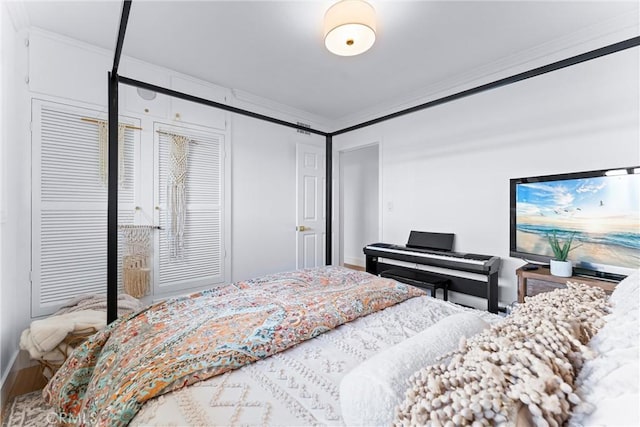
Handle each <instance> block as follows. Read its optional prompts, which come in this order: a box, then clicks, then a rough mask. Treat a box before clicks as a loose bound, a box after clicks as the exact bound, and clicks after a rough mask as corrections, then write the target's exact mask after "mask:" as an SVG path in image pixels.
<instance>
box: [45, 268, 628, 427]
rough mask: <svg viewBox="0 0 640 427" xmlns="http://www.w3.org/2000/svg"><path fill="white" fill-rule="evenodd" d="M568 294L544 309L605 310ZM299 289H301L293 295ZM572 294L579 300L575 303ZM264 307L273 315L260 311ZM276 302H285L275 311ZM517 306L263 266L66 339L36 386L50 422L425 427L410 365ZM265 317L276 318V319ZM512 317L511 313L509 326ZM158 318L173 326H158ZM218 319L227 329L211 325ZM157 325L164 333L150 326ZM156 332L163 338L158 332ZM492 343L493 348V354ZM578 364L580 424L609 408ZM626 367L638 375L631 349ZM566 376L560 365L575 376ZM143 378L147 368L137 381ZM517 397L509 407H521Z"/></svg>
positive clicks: (451, 347)
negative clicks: (478, 306) (58, 360)
mask: <svg viewBox="0 0 640 427" xmlns="http://www.w3.org/2000/svg"><path fill="white" fill-rule="evenodd" d="M622 288H624V289H626V291H624V292H626V296H624V297H618V301H627V302H628V301H632V302H633V298H630V297H629V295H631V296H633V295H635V296H636V300H637V295H638V292H637V288H638V284H637V277H636V279H635V281H631V285H628V286H623V287H622ZM629 289H631V290H629ZM566 292H569V293H565V294H559V295H558V296H559V298H558V300H560V302H559V303H558V304H559V305H558V307H560V308H558V309H557V310H555V311H562V310H561V308H562V304H565V303H567V302H568V301H569V302H571V309H572V310H578V312H582V311H583V310H584V307H588V308H589V310H591V311H589V310H588V311H589V313H592V312H593V316H591V317H590V319H591V318H593V319H600V318H601V317H602V316H604V315H605V314H606V313H607V312H608V311H607V310H608V308H607V307H608V306H607V303H606V299H605V298H604V294H602V295H600V294H598V292H597V291H593V292H592V291H591V290H588V291H585V289H583V288H581V287H580V286H579V285H577V286H576V287H575V289H574V288H571V289H569V290H567V291H566ZM633 292H635V294H634V293H633ZM302 294H307V296H306V297H305V298H302V297H301V295H302ZM614 294H615V293H614ZM203 298H204V299H203ZM535 298H536V297H534V298H532V299H531V300H532V301H534V302H535V301H536V299H535ZM544 298H550V297H549V296H548V295H547V296H540V297H539V298H538V299H537V300H538V301H541V302H542V303H544V304H546V305H548V304H549V302H548V301H547V300H546V299H544ZM612 299H613V300H615V298H614V297H612ZM583 300H584V301H583ZM202 301H206V303H205V304H201V302H202ZM575 301H578V302H577V303H576V302H575ZM582 302H584V303H585V304H587V305H586V306H584V307H583V306H581V305H580V304H582ZM529 303H530V301H527V304H524V305H523V306H522V307H527V305H529ZM534 305H535V304H533V303H532V304H531V306H532V307H533V306H534ZM617 305H618V306H620V309H621V310H624V312H625V313H632V316H631V318H632V320H633V313H634V311H633V310H635V321H636V323H637V301H636V302H635V308H634V309H632V310H630V309H629V308H628V307H626V308H625V307H624V305H623V304H622V303H620V302H619V303H618V304H617ZM267 306H270V307H271V308H272V309H274V310H271V311H268V310H267V311H265V310H264V308H265V307H267ZM615 306H616V304H614V308H615ZM282 307H288V308H289V309H291V310H289V311H287V310H280V308H282ZM593 307H595V308H593ZM592 308H593V309H592ZM552 311H554V310H552ZM521 312H522V314H521V315H519V316H518V315H512V316H509V317H508V318H507V319H505V320H501V319H500V318H499V317H498V316H496V315H493V314H490V313H487V312H483V311H477V310H470V309H466V308H464V307H461V306H457V305H455V304H451V303H448V302H445V301H441V300H436V299H433V298H431V297H428V296H426V295H424V292H422V291H420V290H418V289H416V288H412V287H410V286H407V285H404V284H401V283H398V282H395V281H393V280H389V279H382V278H379V277H376V276H372V275H369V274H367V273H363V272H356V271H353V270H347V269H343V268H340V267H324V268H320V269H314V270H301V271H297V272H289V273H283V274H277V275H271V276H266V277H263V278H260V279H255V280H251V281H245V282H238V283H236V284H233V285H228V286H223V287H219V288H215V289H213V290H210V291H205V292H201V293H197V294H192V295H190V296H188V297H182V298H176V299H173V300H169V301H168V302H163V303H159V304H156V305H154V306H151V307H149V308H146V309H143V310H141V311H140V312H138V313H134V314H132V315H131V316H128V317H126V318H123V319H119V320H118V321H117V322H115V323H114V324H112V325H110V326H109V327H108V328H107V329H105V331H103V332H102V333H98V334H96V335H94V336H93V337H92V338H91V339H90V340H89V341H87V342H86V343H85V344H84V345H83V346H82V347H80V348H78V349H77V350H76V352H75V353H74V355H73V356H72V357H71V358H70V359H69V360H68V361H67V362H66V364H65V365H64V366H63V367H62V368H61V369H60V371H58V373H57V374H56V376H55V377H54V378H53V380H52V381H51V382H50V383H49V384H48V386H47V388H46V389H45V390H44V392H43V395H44V397H45V400H46V401H47V402H48V403H49V404H51V405H53V408H54V410H55V411H56V417H57V420H58V421H59V422H61V423H69V424H79V425H114V426H116V425H134V426H138V425H345V424H346V425H356V424H360V425H389V424H391V423H392V422H394V421H395V423H396V424H397V425H416V424H429V423H432V421H434V420H432V419H430V418H429V416H430V415H429V414H427V415H426V416H427V418H426V419H425V418H424V416H425V414H424V410H423V409H421V408H423V407H424V406H425V400H424V399H432V398H433V397H434V396H433V395H429V394H428V390H427V389H428V386H430V385H433V384H428V381H426V380H424V381H422V380H421V377H420V374H419V373H418V375H417V376H416V375H413V376H412V374H413V373H414V372H416V371H420V369H424V368H425V366H427V365H430V364H434V365H433V366H436V367H440V368H443V367H444V366H445V364H443V363H444V362H443V360H445V359H442V356H443V355H445V354H448V355H449V358H453V359H454V361H455V360H459V359H460V355H465V353H464V352H465V351H466V352H468V353H469V354H471V353H470V350H469V349H471V348H473V346H474V345H476V344H478V343H480V344H481V343H482V342H483V340H484V341H485V342H486V340H487V339H493V340H495V342H500V341H499V339H500V337H499V336H498V337H493V338H490V337H491V335H490V334H491V333H494V334H495V333H498V334H499V333H500V331H506V330H508V328H509V327H511V328H512V329H513V326H514V324H513V322H516V323H515V324H516V329H518V327H517V322H524V323H521V327H520V328H521V329H523V330H524V329H526V327H524V326H522V325H525V324H528V323H531V316H533V317H534V318H538V317H540V316H539V313H536V312H533V313H532V312H531V310H529V309H525V308H523V309H522V310H521ZM546 312H549V310H548V309H547V310H546ZM596 312H597V313H596ZM203 313H209V314H211V313H214V315H213V318H214V319H215V322H211V321H210V320H211V317H206V321H203V318H202V317H200V315H201V314H203ZM261 313H262V315H261ZM265 313H269V315H265ZM274 313H279V314H278V316H279V317H278V316H276V318H277V319H276V318H274V317H273V314H274ZM231 314H239V315H240V317H237V316H231ZM516 314H517V313H516ZM548 314H550V315H554V314H553V313H548ZM613 315H614V314H613V313H612V314H609V317H611V316H613ZM167 316H169V317H167ZM527 316H529V317H527ZM577 317H580V316H577ZM620 317H625V318H626V317H629V316H628V314H624V315H618V318H617V320H618V321H619V320H620ZM510 318H513V319H514V320H513V321H512V324H511V326H509V325H508V323H509V321H510V320H509V319H510ZM140 319H142V321H140ZM168 319H173V320H171V322H173V323H167V322H168ZM177 319H180V322H181V323H180V324H178V323H176V322H177ZM221 319H223V320H224V322H226V323H224V324H225V327H223V328H220V327H219V326H214V327H212V325H214V324H219V321H220V320H221ZM256 319H259V320H256ZM274 319H276V320H275V321H274ZM534 323H535V322H534ZM605 323H606V322H605V321H604V320H602V321H600V320H594V321H593V322H592V323H591V324H589V325H587V326H580V327H579V328H574V327H573V326H575V325H573V326H571V327H570V328H568V330H570V331H573V330H574V329H575V330H577V331H579V332H580V331H584V330H587V329H588V330H589V331H591V333H595V332H596V331H597V330H598V329H599V328H601V327H602V325H603V324H605ZM247 325H249V327H248V328H247ZM489 325H492V326H491V327H489ZM161 326H162V327H167V326H168V327H169V329H171V328H173V332H172V333H171V334H164V333H158V332H157V331H158V329H155V331H156V332H153V331H154V327H155V328H158V327H161ZM203 326H207V327H203ZM500 328H503V329H500ZM580 328H582V329H580ZM585 328H587V329H585ZM602 329H603V331H605V330H606V329H607V328H602ZM194 331H197V332H198V334H196V335H193V337H197V338H195V340H184V339H182V338H181V337H183V336H184V335H185V334H186V335H191V334H193V333H195V332H194ZM580 333H582V332H580ZM533 334H534V335H532V336H530V337H529V338H531V337H533V339H534V340H535V339H536V337H537V336H543V334H541V333H537V332H535V329H534V332H533ZM157 335H166V336H165V337H163V339H160V338H161V337H158V336H157ZM268 335H271V337H269V336H268ZM167 337H168V340H167V339H165V338H167ZM220 337H223V338H224V339H222V338H220ZM230 337H235V338H236V341H235V344H230V341H229V340H228V338H230ZM247 337H250V339H249V340H248V341H247ZM274 337H276V338H275V339H274ZM478 337H480V338H478ZM488 337H489V338H488ZM143 338H144V339H143ZM205 338H206V340H205ZM589 338H590V337H589ZM631 338H632V339H631V340H630V341H629V340H627V343H631V348H630V349H628V350H627V351H626V353H625V354H626V355H627V356H628V355H629V354H631V355H633V354H636V353H637V328H636V330H635V335H633V332H631ZM634 339H635V341H634ZM551 341H552V340H551V339H549V342H551ZM569 341H571V340H569ZM595 341H598V340H595ZM601 341H604V342H605V343H607V340H606V339H604V340H601ZM247 342H249V343H250V344H251V345H247ZM586 342H588V339H587V340H586ZM474 343H475V344H474ZM634 344H635V347H634ZM185 345H186V347H185ZM570 345H571V346H573V347H571V348H572V349H573V350H572V351H571V352H570V353H571V354H573V355H575V354H576V353H575V352H576V351H577V350H576V349H579V350H581V351H582V350H584V348H583V347H584V344H583V343H578V342H577V341H576V340H575V339H574V340H573V341H571V342H570ZM608 345H609V346H610V344H608ZM145 346H146V347H145ZM476 347H477V345H476ZM601 347H602V348H601V349H600V350H598V351H602V353H603V354H604V353H606V351H604V350H603V349H604V348H605V347H606V345H604V346H601ZM185 349H189V351H188V352H185ZM192 350H193V351H192ZM195 350H199V353H198V352H196V351H195ZM490 351H492V352H493V353H495V354H496V355H497V354H499V352H500V351H501V349H499V348H497V349H496V350H495V351H494V350H490ZM456 352H457V353H456ZM634 352H635V353H634ZM150 353H154V354H155V355H156V356H157V357H155V358H154V357H150V356H149V354H150ZM584 353H585V354H586V353H587V352H586V351H584ZM185 354H188V355H189V357H184V355H185ZM202 354H206V355H207V357H203V356H202ZM456 354H457V355H456ZM180 355H183V357H180ZM455 358H458V359H455ZM187 359H188V361H189V363H186V362H185V360H187ZM463 359H464V358H463ZM469 359H471V358H469ZM586 359H587V357H586V356H585V358H584V360H586ZM167 360H170V361H171V362H169V363H167ZM194 360H195V361H196V363H195V364H194V363H193V362H194ZM584 360H583V359H582V358H581V359H580V361H581V363H582V362H584ZM596 360H598V359H597V358H596ZM631 360H633V359H631ZM176 363H177V365H176ZM588 363H589V362H587V363H584V365H585V369H584V370H583V371H584V372H586V373H590V374H591V375H590V377H589V378H583V379H580V380H578V379H576V378H575V376H572V377H571V379H567V380H566V381H570V382H571V387H572V389H571V393H567V394H566V397H567V398H569V397H571V394H574V395H576V396H578V395H579V396H581V401H580V403H579V404H576V403H572V404H571V405H572V406H571V411H564V413H563V414H562V417H563V419H565V420H566V419H568V417H569V415H570V413H569V412H571V413H577V414H578V415H580V414H581V415H580V416H582V417H583V418H579V417H576V420H583V421H584V420H588V419H589V417H590V416H592V415H590V414H593V413H596V414H597V416H600V417H604V418H605V419H606V417H608V416H610V415H608V414H606V413H604V414H603V413H598V411H597V410H596V409H597V405H594V404H589V397H588V396H583V395H582V394H581V393H582V392H580V391H579V390H578V389H577V388H576V389H574V387H579V386H581V385H585V390H586V389H588V387H587V386H588V385H589V384H592V385H593V384H594V383H597V382H598V380H601V379H602V377H603V374H602V373H595V374H594V372H597V371H598V370H597V369H596V368H597V367H596V368H594V367H589V365H588ZM451 364H454V362H451ZM165 365H166V366H169V369H165V368H166V366H165ZM618 365H620V363H618V364H617V365H616V366H618ZM176 366H178V367H179V368H180V369H176ZM635 366H636V368H635V369H636V371H635V373H636V376H637V358H636V365H635ZM440 368H436V369H440ZM631 369H633V364H632V366H631ZM471 370H472V369H471ZM178 371H179V372H178ZM577 371H578V370H577V369H573V368H572V372H573V374H576V373H577ZM625 372H626V371H625ZM631 372H632V373H633V370H632V371H631ZM151 373H153V377H150V376H148V375H150V374H151ZM423 375H428V372H427V373H426V374H423ZM604 376H605V377H606V375H604ZM409 377H411V378H409ZM123 378H124V380H123ZM425 378H426V377H425ZM594 378H595V380H594ZM632 378H633V377H632ZM574 380H575V381H574ZM416 384H418V385H417V386H416ZM187 386H188V387H187ZM416 387H417V388H416ZM438 387H440V388H439V391H440V392H442V393H441V394H442V395H444V394H446V393H447V391H446V390H445V387H442V386H441V385H439V386H438ZM598 388H599V387H598V386H597V385H596V386H593V387H592V389H590V390H589V394H590V395H594V394H597V393H595V391H594V390H596V389H598ZM411 390H414V391H413V392H412V391H411ZM415 390H418V391H417V392H416V391H415ZM574 391H575V393H574ZM421 393H422V394H421ZM621 396H623V397H624V398H625V399H629V398H633V397H634V396H635V397H636V398H637V384H636V388H635V394H634V391H633V390H631V392H629V391H628V390H627V391H624V392H622V394H621ZM436 397H437V396H436ZM571 398H573V397H571ZM403 399H404V401H403ZM420 399H422V400H420ZM443 399H444V398H443ZM505 400H508V399H507V398H505ZM429 402H431V400H429ZM442 402H444V400H443V401H442ZM515 402H518V403H520V404H521V403H522V402H520V400H518V399H515ZM474 403H475V402H469V405H471V404H474ZM399 404H400V410H399V411H398V412H396V410H395V408H396V407H397V406H398V405H399ZM438 406H440V404H438ZM520 406H522V405H520ZM520 406H519V407H517V408H516V409H518V410H519V412H522V411H520V409H522V408H521V407H520ZM534 406H535V405H533V406H532V407H531V408H532V410H534V409H535V407H534ZM445 407H446V405H442V408H445ZM389 408H393V409H389ZM416 408H418V409H416ZM510 408H511V407H510ZM525 409H526V408H525ZM509 410H512V409H509ZM436 412H437V411H436V409H434V410H433V413H436ZM525 412H526V411H525ZM618 412H619V411H618ZM627 415H628V414H627ZM632 415H633V414H632ZM436 416H437V415H436ZM524 416H525V417H528V419H529V421H532V420H533V421H532V422H533V424H538V425H544V424H543V422H540V419H538V418H536V417H535V416H536V414H535V413H533V414H531V413H525V414H524ZM421 417H422V418H421ZM514 419H515V418H514ZM435 421H437V422H433V425H439V423H440V420H435ZM458 421H460V420H459V419H458ZM463 421H464V420H463ZM485 421H486V420H485ZM508 421H511V419H509V420H508ZM442 424H444V423H442ZM469 424H471V423H470V422H469ZM484 424H485V425H486V424H487V423H486V422H485V423H484ZM488 424H491V423H488ZM576 425H579V424H576Z"/></svg>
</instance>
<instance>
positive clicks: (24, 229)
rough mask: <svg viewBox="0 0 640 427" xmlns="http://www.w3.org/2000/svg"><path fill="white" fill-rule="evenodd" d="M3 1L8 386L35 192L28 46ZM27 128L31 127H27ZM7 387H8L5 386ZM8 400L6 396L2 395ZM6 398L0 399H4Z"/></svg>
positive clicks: (4, 365)
mask: <svg viewBox="0 0 640 427" xmlns="http://www.w3.org/2000/svg"><path fill="white" fill-rule="evenodd" d="M5 7H6V5H5V4H4V3H3V4H1V5H0V10H1V11H2V13H1V15H2V16H1V19H2V21H1V30H2V31H1V40H2V52H1V53H0V57H1V58H2V66H1V69H2V91H1V92H2V95H1V96H0V99H1V100H2V125H1V126H0V132H1V133H0V153H1V155H0V163H1V167H0V168H1V170H2V173H1V174H0V181H1V182H0V235H1V246H0V251H1V252H0V253H1V255H0V264H1V266H2V268H1V270H0V271H1V274H0V295H1V297H0V385H3V384H4V382H5V380H6V379H7V376H8V375H9V374H10V372H9V370H10V368H11V366H12V365H13V362H14V360H15V358H16V356H17V343H18V339H19V336H20V332H21V330H22V326H23V325H24V324H25V323H26V322H27V319H28V313H29V296H30V289H29V268H28V265H29V259H30V258H29V252H28V250H27V248H28V244H29V233H28V230H29V226H30V218H29V216H28V215H27V214H25V213H26V212H28V209H29V200H30V193H29V191H27V190H25V188H24V187H23V181H24V179H25V176H26V177H28V174H29V172H28V171H29V170H30V166H29V158H28V157H26V156H25V153H28V147H29V145H30V144H29V139H28V133H27V132H25V131H24V128H21V125H24V123H28V116H25V115H24V112H25V111H24V106H25V104H26V102H25V100H23V99H21V95H22V93H23V91H24V88H25V86H26V84H25V83H24V80H23V79H24V77H25V74H22V73H21V72H20V71H21V70H24V66H25V65H26V55H25V47H24V44H23V43H22V38H21V37H20V36H19V35H18V34H17V33H16V31H15V29H14V26H13V23H12V21H11V19H10V18H9V15H8V13H7V10H6V9H5ZM27 129H28V126H27ZM3 391H7V390H3ZM2 397H3V398H4V397H5V396H2ZM0 400H1V399H0Z"/></svg>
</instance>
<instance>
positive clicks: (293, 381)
mask: <svg viewBox="0 0 640 427" xmlns="http://www.w3.org/2000/svg"><path fill="white" fill-rule="evenodd" d="M466 310H467V309H465V308H462V307H460V306H457V305H454V304H451V303H448V302H445V301H442V300H436V299H433V298H431V297H427V296H424V297H418V298H412V299H410V300H408V301H405V302H403V303H400V304H398V305H395V306H393V307H389V308H387V309H385V310H382V311H380V312H377V313H373V314H371V315H369V316H366V317H363V318H360V319H357V320H355V321H353V322H351V323H348V324H345V325H342V326H339V327H338V328H336V329H334V330H331V331H329V332H327V333H324V334H322V335H320V336H318V337H316V338H314V339H311V340H309V341H305V342H303V343H302V344H300V345H298V346H296V347H293V348H291V349H289V350H286V351H284V352H282V353H278V354H276V355H273V356H271V357H269V358H267V359H264V360H261V361H259V362H256V363H253V364H251V365H247V366H245V367H243V368H241V369H238V370H236V371H231V372H227V373H226V374H223V375H221V376H218V377H214V378H211V379H209V380H206V381H202V382H199V383H196V384H194V385H192V386H190V387H186V388H183V389H180V390H178V391H175V392H172V393H169V394H166V395H163V396H160V397H159V398H156V399H154V400H152V401H150V402H148V403H147V404H146V405H145V406H144V407H143V408H142V410H141V411H140V412H139V413H138V414H137V416H136V417H135V418H134V419H133V421H132V422H131V424H130V425H132V426H147V425H153V426H186V425H190V426H214V425H283V426H285V425H286V426H301V425H305V426H307V425H314V426H315V425H343V424H344V421H343V419H342V416H341V414H340V399H339V388H340V381H341V380H342V378H343V377H344V376H345V375H346V373H347V372H349V371H350V370H351V369H353V368H354V367H355V366H357V365H358V364H360V363H362V362H363V361H365V360H367V359H368V358H370V357H371V356H373V355H374V354H376V353H378V352H380V351H382V350H384V349H386V348H389V347H391V346H393V345H395V344H397V343H399V342H401V341H403V340H405V339H407V338H410V337H412V336H413V335H415V334H417V333H418V332H420V331H423V330H425V329H426V328H428V327H429V326H431V325H432V324H434V323H436V322H437V321H438V320H440V319H442V318H444V317H447V316H450V315H452V314H455V313H460V312H462V311H466ZM472 311H473V312H474V313H476V314H477V315H478V316H480V317H482V318H483V319H484V320H486V321H488V322H493V321H496V320H498V319H499V317H498V316H496V315H493V314H490V313H488V312H483V311H476V310H472Z"/></svg>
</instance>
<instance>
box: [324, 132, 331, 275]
mask: <svg viewBox="0 0 640 427" xmlns="http://www.w3.org/2000/svg"><path fill="white" fill-rule="evenodd" d="M324 164H325V169H326V170H325V183H324V185H325V193H326V194H325V230H324V232H325V235H324V239H325V255H324V263H325V264H326V265H331V262H332V253H331V242H332V234H333V233H332V232H331V230H332V220H333V215H332V214H333V140H332V138H331V135H327V137H326V143H325V161H324Z"/></svg>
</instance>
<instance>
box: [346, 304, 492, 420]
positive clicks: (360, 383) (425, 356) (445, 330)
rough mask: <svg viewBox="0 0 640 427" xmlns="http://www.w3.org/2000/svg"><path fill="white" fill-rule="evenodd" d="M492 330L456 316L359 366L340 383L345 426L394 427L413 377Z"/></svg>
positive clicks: (468, 317) (470, 317) (473, 317)
mask: <svg viewBox="0 0 640 427" xmlns="http://www.w3.org/2000/svg"><path fill="white" fill-rule="evenodd" d="M488 326H489V324H488V323H486V322H485V321H484V320H482V319H481V318H479V317H478V316H476V315H474V314H472V313H459V314H454V315H452V316H448V317H445V318H444V319H442V320H440V321H439V322H437V323H435V324H434V325H433V326H431V327H429V328H427V329H425V330H424V331H422V332H420V333H418V334H417V335H415V336H413V337H411V338H409V339H407V340H405V341H402V342H401V343H399V344H397V345H395V346H393V347H390V348H388V349H386V350H384V351H382V352H380V353H378V354H376V355H375V356H373V357H372V358H370V359H368V360H367V361H365V362H363V363H361V364H360V365H358V366H356V367H355V368H354V369H353V370H351V371H350V372H349V373H347V375H345V377H344V378H343V379H342V382H341V383H340V406H341V409H342V417H343V419H344V422H345V424H346V425H349V426H355V425H367V426H372V425H385V426H388V425H391V423H392V422H393V418H394V412H395V408H396V406H397V405H398V404H399V403H400V402H401V401H402V399H403V393H404V391H405V390H406V389H407V380H408V379H409V377H411V375H412V374H413V373H414V372H416V371H417V370H418V369H420V368H421V367H423V366H425V365H427V364H430V363H434V362H435V361H436V360H437V358H438V357H439V356H442V355H444V354H446V353H448V352H451V351H453V350H455V349H456V348H457V347H458V343H459V342H460V339H461V338H462V337H469V336H471V335H474V334H476V333H479V332H481V331H482V330H483V329H485V328H486V327H488Z"/></svg>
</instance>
